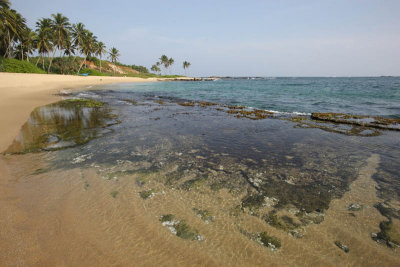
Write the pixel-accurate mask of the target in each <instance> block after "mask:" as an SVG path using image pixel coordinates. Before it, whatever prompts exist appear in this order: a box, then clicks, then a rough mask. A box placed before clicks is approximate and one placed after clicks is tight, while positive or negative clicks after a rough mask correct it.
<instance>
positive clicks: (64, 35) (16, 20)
mask: <svg viewBox="0 0 400 267" xmlns="http://www.w3.org/2000/svg"><path fill="white" fill-rule="evenodd" d="M120 56H121V54H120V51H119V50H118V49H117V48H115V47H112V48H110V49H107V46H106V44H105V43H104V42H102V41H100V40H98V37H97V36H96V35H95V34H94V33H93V32H91V31H90V30H89V29H87V28H86V26H85V25H84V24H83V23H82V22H77V23H72V22H71V21H70V20H69V18H67V17H66V16H64V15H63V14H61V13H56V14H51V16H50V18H40V19H39V20H38V21H37V22H36V23H35V28H34V29H31V28H29V27H28V25H27V21H26V19H25V18H24V17H23V16H22V15H21V14H20V13H19V12H18V11H16V10H14V9H12V8H11V2H10V1H8V0H1V2H0V71H1V72H18V73H55V74H86V75H95V76H111V75H113V76H127V77H140V78H150V77H160V74H161V69H160V68H159V66H160V64H162V66H164V69H165V72H167V70H168V68H169V67H170V66H172V65H173V64H174V59H173V58H168V57H166V56H165V55H164V56H163V57H161V59H162V61H161V63H159V64H158V65H156V68H153V67H152V68H151V70H152V71H153V72H154V73H149V70H148V69H147V68H146V67H144V66H140V65H124V64H121V63H119V62H118V60H119V58H120ZM104 57H107V58H108V59H109V60H110V61H106V60H104ZM165 74H166V73H165ZM169 74H170V75H169V76H162V77H164V78H176V77H178V76H176V75H171V73H170V72H169Z"/></svg>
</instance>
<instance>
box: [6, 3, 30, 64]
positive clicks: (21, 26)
mask: <svg viewBox="0 0 400 267" xmlns="http://www.w3.org/2000/svg"><path fill="white" fill-rule="evenodd" d="M8 6H9V5H8ZM26 28H27V26H26V20H25V18H24V17H22V16H21V14H19V13H18V12H17V11H15V10H13V9H9V8H8V7H7V2H4V1H3V5H2V6H1V8H0V42H1V43H0V50H1V51H2V52H3V55H4V56H5V57H9V58H11V57H12V56H13V54H14V52H13V50H14V46H15V45H16V44H17V43H18V42H19V41H20V39H21V37H22V34H23V31H24V30H25V29H26Z"/></svg>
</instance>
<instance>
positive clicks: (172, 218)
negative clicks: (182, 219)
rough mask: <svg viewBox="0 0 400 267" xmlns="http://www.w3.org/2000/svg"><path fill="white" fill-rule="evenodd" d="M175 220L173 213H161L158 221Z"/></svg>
mask: <svg viewBox="0 0 400 267" xmlns="http://www.w3.org/2000/svg"><path fill="white" fill-rule="evenodd" d="M174 220H175V215H173V214H165V215H161V218H160V222H172V221H174Z"/></svg>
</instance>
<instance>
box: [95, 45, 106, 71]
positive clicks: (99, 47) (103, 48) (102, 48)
mask: <svg viewBox="0 0 400 267" xmlns="http://www.w3.org/2000/svg"><path fill="white" fill-rule="evenodd" d="M106 52H107V50H106V45H105V44H104V43H103V42H98V43H97V46H96V55H98V56H99V57H100V72H101V57H102V55H104V54H105V53H106Z"/></svg>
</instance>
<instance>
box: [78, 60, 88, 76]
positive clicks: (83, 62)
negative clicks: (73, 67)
mask: <svg viewBox="0 0 400 267" xmlns="http://www.w3.org/2000/svg"><path fill="white" fill-rule="evenodd" d="M84 62H86V57H85V59H84V60H83V61H82V63H81V65H80V66H79V70H78V73H79V72H80V71H81V68H82V66H83V63H84Z"/></svg>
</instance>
